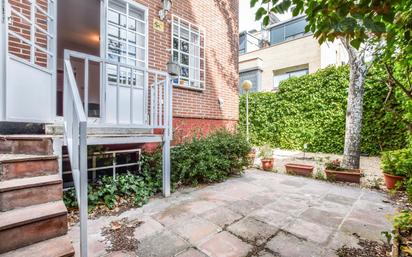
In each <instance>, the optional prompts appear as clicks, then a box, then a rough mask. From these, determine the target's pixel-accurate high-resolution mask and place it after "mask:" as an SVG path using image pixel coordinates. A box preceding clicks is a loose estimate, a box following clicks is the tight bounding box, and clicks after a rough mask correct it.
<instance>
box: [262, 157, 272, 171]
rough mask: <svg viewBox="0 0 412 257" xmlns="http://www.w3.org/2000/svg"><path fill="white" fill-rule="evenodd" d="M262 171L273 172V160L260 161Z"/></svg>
mask: <svg viewBox="0 0 412 257" xmlns="http://www.w3.org/2000/svg"><path fill="white" fill-rule="evenodd" d="M260 161H261V162H262V169H263V170H265V171H271V170H273V159H262V160H260Z"/></svg>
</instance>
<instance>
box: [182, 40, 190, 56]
mask: <svg viewBox="0 0 412 257" xmlns="http://www.w3.org/2000/svg"><path fill="white" fill-rule="evenodd" d="M180 51H182V52H185V53H189V43H188V42H185V41H182V42H181V44H180Z"/></svg>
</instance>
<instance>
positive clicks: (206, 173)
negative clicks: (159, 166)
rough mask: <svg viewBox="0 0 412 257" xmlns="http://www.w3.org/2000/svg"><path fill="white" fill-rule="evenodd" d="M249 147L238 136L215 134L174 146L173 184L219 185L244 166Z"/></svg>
mask: <svg viewBox="0 0 412 257" xmlns="http://www.w3.org/2000/svg"><path fill="white" fill-rule="evenodd" d="M250 150H251V146H250V144H249V143H248V142H247V140H246V138H245V137H244V136H243V135H242V134H240V133H230V132H227V131H217V132H215V133H213V134H210V135H208V136H206V137H202V138H193V139H192V140H190V141H187V142H185V143H183V144H182V145H179V146H177V147H174V148H173V149H172V151H171V162H172V163H171V165H172V174H171V176H172V182H173V183H174V184H175V185H179V184H183V185H196V184H198V183H212V182H220V181H223V180H225V179H227V178H228V177H229V176H230V175H234V174H238V173H240V172H241V171H242V168H243V167H245V166H247V165H248V159H247V155H248V153H249V152H250Z"/></svg>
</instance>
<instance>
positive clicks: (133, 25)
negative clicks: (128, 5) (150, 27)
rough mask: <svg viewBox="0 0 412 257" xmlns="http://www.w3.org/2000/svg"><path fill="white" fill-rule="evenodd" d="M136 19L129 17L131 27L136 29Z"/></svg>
mask: <svg viewBox="0 0 412 257" xmlns="http://www.w3.org/2000/svg"><path fill="white" fill-rule="evenodd" d="M136 27H137V26H136V20H135V19H131V18H129V29H130V30H133V31H136Z"/></svg>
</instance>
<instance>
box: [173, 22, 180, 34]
mask: <svg viewBox="0 0 412 257" xmlns="http://www.w3.org/2000/svg"><path fill="white" fill-rule="evenodd" d="M173 35H175V36H178V35H179V26H178V25H177V24H173Z"/></svg>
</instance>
